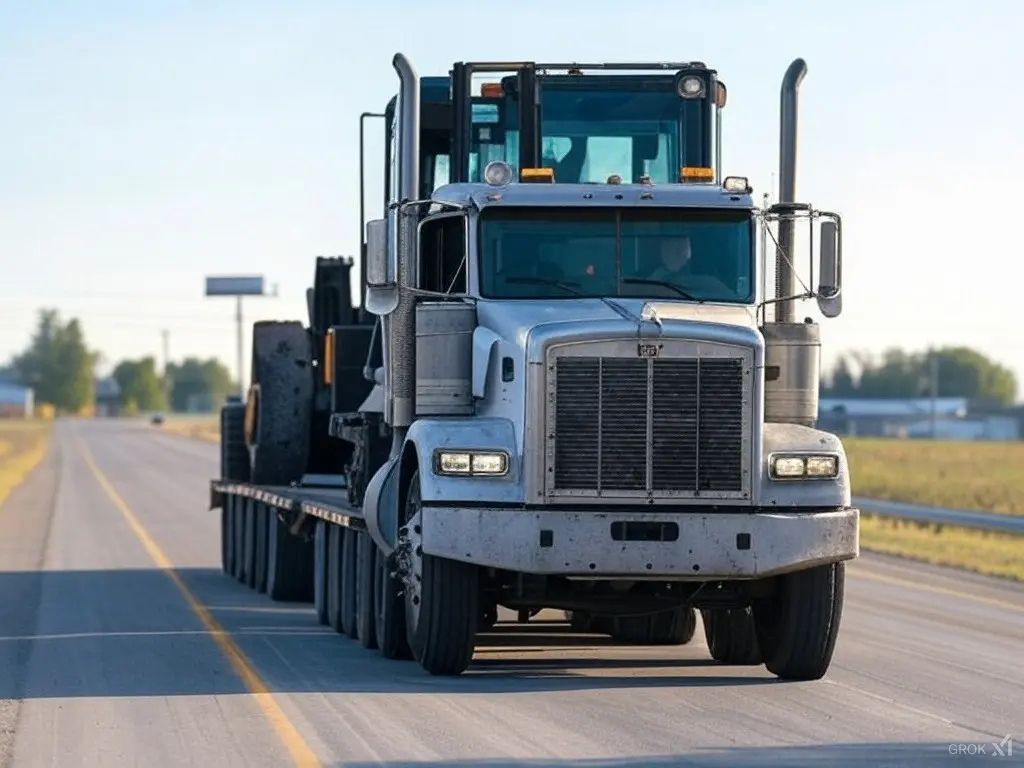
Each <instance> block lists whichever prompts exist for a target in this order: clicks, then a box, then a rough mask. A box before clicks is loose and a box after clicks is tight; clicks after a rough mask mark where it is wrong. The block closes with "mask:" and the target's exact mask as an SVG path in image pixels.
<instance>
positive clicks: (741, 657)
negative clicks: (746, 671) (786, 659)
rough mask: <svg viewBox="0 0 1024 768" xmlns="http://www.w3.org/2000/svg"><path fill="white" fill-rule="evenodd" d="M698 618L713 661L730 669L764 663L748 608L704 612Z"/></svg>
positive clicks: (706, 610) (717, 609) (752, 618)
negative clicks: (728, 666)
mask: <svg viewBox="0 0 1024 768" xmlns="http://www.w3.org/2000/svg"><path fill="white" fill-rule="evenodd" d="M700 614H701V620H702V621H703V622H704V639H705V640H707V643H708V651H710V652H711V658H712V659H714V660H715V661H719V662H721V663H722V664H729V665H733V666H747V665H753V664H762V663H763V662H764V660H763V659H762V658H761V650H760V648H759V647H758V645H757V636H756V635H755V632H754V617H753V616H752V615H751V613H750V609H749V608H732V609H725V608H714V609H705V610H702V611H701V612H700Z"/></svg>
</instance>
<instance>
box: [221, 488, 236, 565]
mask: <svg viewBox="0 0 1024 768" xmlns="http://www.w3.org/2000/svg"><path fill="white" fill-rule="evenodd" d="M234 503H235V497H234V496H226V497H224V500H223V501H222V502H221V507H220V567H221V570H222V571H224V575H225V576H231V575H232V574H234V572H235V506H234Z"/></svg>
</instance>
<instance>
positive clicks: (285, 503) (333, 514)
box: [210, 480, 366, 530]
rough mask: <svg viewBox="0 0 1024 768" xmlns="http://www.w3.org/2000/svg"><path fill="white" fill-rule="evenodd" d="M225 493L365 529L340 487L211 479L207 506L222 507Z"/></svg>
mask: <svg viewBox="0 0 1024 768" xmlns="http://www.w3.org/2000/svg"><path fill="white" fill-rule="evenodd" d="M225 496H238V497H241V498H244V499H251V500H253V501H256V502H259V503H261V504H266V505H267V506H269V507H273V508H274V509H276V510H278V511H281V512H295V513H300V514H303V515H308V516H309V517H316V518H319V519H321V520H325V521H327V522H329V523H335V524H336V525H341V526H344V527H346V528H354V529H356V530H365V529H366V523H365V522H364V521H363V515H362V512H361V511H360V510H359V509H356V508H354V507H352V506H351V505H350V504H349V502H348V491H347V489H346V488H344V487H343V486H342V487H339V486H338V485H302V486H273V485H271V486H263V485H253V484H252V483H239V482H236V481H230V480H213V481H212V482H211V483H210V509H211V510H212V509H223V508H224V503H225Z"/></svg>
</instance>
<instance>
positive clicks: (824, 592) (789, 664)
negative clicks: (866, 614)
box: [753, 562, 846, 680]
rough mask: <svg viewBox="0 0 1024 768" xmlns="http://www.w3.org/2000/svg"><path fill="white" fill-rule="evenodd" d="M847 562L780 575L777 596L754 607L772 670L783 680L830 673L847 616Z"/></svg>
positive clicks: (759, 636)
mask: <svg viewBox="0 0 1024 768" xmlns="http://www.w3.org/2000/svg"><path fill="white" fill-rule="evenodd" d="M845 577H846V564H845V563H842V562H840V563H832V564H829V565H821V566H817V567H815V568H809V569H807V570H804V571H797V572H796V573H788V574H785V575H784V576H780V577H778V585H777V589H776V592H775V594H774V595H773V596H772V597H770V598H765V599H762V600H758V601H756V602H755V603H754V606H753V615H754V628H755V631H756V633H757V642H758V645H759V646H760V648H761V653H762V654H763V656H764V662H765V666H766V667H767V668H768V671H769V672H771V673H772V674H774V675H776V676H777V677H779V678H782V679H784V680H820V679H821V678H822V677H824V676H825V673H826V672H828V668H829V665H830V664H831V663H832V654H833V652H834V651H835V647H836V638H837V637H838V635H839V624H840V621H841V619H842V614H843V596H844V587H845Z"/></svg>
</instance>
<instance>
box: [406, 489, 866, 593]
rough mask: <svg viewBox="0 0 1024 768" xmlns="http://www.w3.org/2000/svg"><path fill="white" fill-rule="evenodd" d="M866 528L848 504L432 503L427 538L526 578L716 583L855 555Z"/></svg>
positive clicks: (435, 549)
mask: <svg viewBox="0 0 1024 768" xmlns="http://www.w3.org/2000/svg"><path fill="white" fill-rule="evenodd" d="M859 523H860V511H859V510H857V509H855V508H849V507H848V508H843V509H833V510H807V511H798V510H787V511H782V510H774V509H765V510H754V511H744V512H728V511H726V512H704V511H701V512H682V513H679V512H673V513H671V514H665V513H656V512H627V513H620V512H614V511H608V510H607V508H605V509H604V510H601V511H585V510H583V511H581V510H577V509H574V510H567V509H544V510H525V509H507V508H499V509H494V508H489V509H480V508H474V507H425V508H424V509H423V519H422V525H423V540H422V541H423V551H424V552H425V553H427V554H430V555H435V556H438V557H445V558H450V559H452V560H462V561H465V562H470V563H475V564H477V565H482V566H487V567H492V568H500V569H503V570H509V571H515V572H519V573H530V574H552V575H560V576H585V577H590V578H595V577H601V578H645V579H649V578H660V577H665V578H669V579H672V580H695V581H717V580H726V579H750V578H760V577H765V576H773V575H777V574H781V573H787V572H790V571H797V570H801V569H803V568H807V567H810V566H814V565H821V564H825V563H831V562H837V561H839V560H850V559H853V558H855V557H857V556H858V554H859V552H860V540H859V530H860V528H859ZM624 524H625V525H624ZM652 537H653V538H654V540H650V539H651V538H652ZM638 538H639V539H644V538H646V539H647V540H637V539H638Z"/></svg>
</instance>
